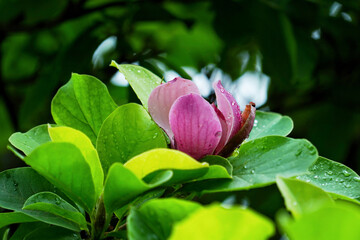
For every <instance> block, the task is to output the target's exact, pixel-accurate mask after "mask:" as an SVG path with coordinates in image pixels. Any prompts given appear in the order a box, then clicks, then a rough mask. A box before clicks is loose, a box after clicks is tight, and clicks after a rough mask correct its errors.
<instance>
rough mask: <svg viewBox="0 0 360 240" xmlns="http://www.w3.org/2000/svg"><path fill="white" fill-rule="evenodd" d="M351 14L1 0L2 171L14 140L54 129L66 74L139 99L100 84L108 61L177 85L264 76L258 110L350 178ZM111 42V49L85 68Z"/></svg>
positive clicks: (354, 7) (341, 4)
mask: <svg viewBox="0 0 360 240" xmlns="http://www.w3.org/2000/svg"><path fill="white" fill-rule="evenodd" d="M359 17H360V5H359V3H358V1H357V0H347V1H345V0H343V1H340V0H339V1H338V2H333V1H325V0H309V1H303V0H253V1H246V0H233V1H230V0H229V1H220V0H218V1H217V0H213V1H167V0H152V1H145V0H122V1H115V0H37V1H32V0H10V1H5V0H0V66H1V73H0V84H1V87H0V93H1V98H0V126H1V131H0V155H1V158H2V160H1V161H0V169H6V168H9V167H11V166H14V165H17V164H20V163H19V162H17V161H16V159H15V157H13V156H12V155H11V154H10V153H9V152H8V151H7V150H6V145H7V141H8V140H7V139H8V137H9V136H10V134H11V133H12V132H14V131H26V130H28V129H30V128H31V127H33V126H35V125H39V124H41V123H47V122H52V119H51V115H50V111H49V109H50V101H51V98H52V97H53V96H54V95H55V93H56V91H57V89H58V88H59V87H60V86H61V85H63V84H64V83H65V82H67V81H68V80H69V78H70V76H71V73H72V72H76V73H85V74H91V75H94V76H96V77H98V78H99V79H101V80H102V81H104V82H105V83H106V84H108V86H109V91H110V93H111V94H112V96H113V97H114V99H115V100H116V101H117V103H118V104H122V103H126V102H129V101H137V99H136V97H135V96H134V94H133V92H132V90H130V89H129V88H128V87H119V86H115V85H112V84H111V83H110V82H109V81H110V79H111V77H112V76H113V75H114V74H115V73H116V71H117V70H116V69H115V68H112V67H109V64H110V61H111V59H114V60H116V61H117V62H119V63H123V62H128V63H133V62H137V63H139V64H140V65H142V66H144V67H146V68H148V69H149V70H151V71H153V72H154V73H156V74H158V75H159V76H160V77H163V75H164V69H161V68H159V64H158V63H161V64H163V65H165V66H166V67H167V68H168V69H172V70H175V71H176V72H177V73H178V74H180V75H182V76H183V77H189V75H188V73H187V72H186V71H185V70H184V68H183V67H186V66H187V67H193V68H195V69H197V70H199V71H200V70H201V69H204V67H207V66H209V64H214V65H215V66H216V67H219V68H221V69H222V70H223V71H224V72H225V73H227V74H229V75H230V76H231V77H232V79H234V80H235V79H237V78H238V77H239V76H241V75H242V74H244V73H245V72H246V71H254V70H255V71H262V72H263V73H264V74H266V75H268V76H269V77H270V79H271V83H270V88H269V91H268V101H267V103H266V104H265V105H264V106H263V109H264V110H271V111H275V112H279V113H282V114H286V115H289V116H291V117H292V118H293V119H294V123H295V128H294V132H293V133H292V136H293V137H301V138H307V139H309V140H310V141H311V142H312V143H314V145H315V146H317V148H318V150H319V153H320V155H322V156H326V157H328V158H331V159H334V160H337V161H339V162H343V163H345V164H346V165H348V166H350V167H351V168H353V169H354V170H356V171H358V172H359V171H360V150H359V149H360V124H359V123H360V109H359V106H360V100H359V99H360V98H359V97H358V93H359V90H360V86H359V81H360V31H359V21H360V19H359ZM109 37H116V39H117V41H116V45H114V46H113V47H109V48H108V49H107V50H106V51H103V52H102V55H101V56H98V57H99V59H97V61H94V60H93V62H92V59H93V54H94V52H95V50H96V49H97V48H98V46H99V45H100V44H101V43H102V42H103V41H104V40H105V39H107V38H109ZM245 55H246V56H247V60H244V56H245ZM259 59H260V60H261V61H260V62H261V64H260V66H259ZM207 73H208V74H211V71H210V72H207Z"/></svg>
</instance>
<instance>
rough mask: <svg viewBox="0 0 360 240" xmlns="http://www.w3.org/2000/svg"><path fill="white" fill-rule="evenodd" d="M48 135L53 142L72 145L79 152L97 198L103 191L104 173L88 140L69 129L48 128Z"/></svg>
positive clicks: (82, 134) (76, 131)
mask: <svg viewBox="0 0 360 240" xmlns="http://www.w3.org/2000/svg"><path fill="white" fill-rule="evenodd" d="M49 134H50V137H51V139H52V141H53V142H68V143H72V144H74V145H75V146H76V147H77V148H78V149H79V150H80V151H81V153H82V155H83V156H84V159H85V160H86V162H87V163H88V164H89V166H90V169H91V174H92V179H93V182H94V186H95V191H96V198H98V197H99V196H100V194H101V192H102V190H103V183H104V173H103V169H102V167H101V163H100V160H99V156H98V154H97V152H96V149H95V148H94V146H93V145H92V144H91V141H90V139H89V138H88V137H87V136H86V135H85V134H84V133H82V132H80V131H78V130H76V129H73V128H69V127H55V128H49Z"/></svg>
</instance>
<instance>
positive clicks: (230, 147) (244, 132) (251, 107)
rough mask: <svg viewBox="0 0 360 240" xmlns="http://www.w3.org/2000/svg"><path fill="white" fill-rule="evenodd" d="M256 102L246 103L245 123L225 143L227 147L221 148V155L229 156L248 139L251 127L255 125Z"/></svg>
mask: <svg viewBox="0 0 360 240" xmlns="http://www.w3.org/2000/svg"><path fill="white" fill-rule="evenodd" d="M255 113H256V108H255V103H253V102H250V104H248V105H246V108H245V110H244V112H243V114H242V119H243V120H244V121H243V124H242V127H241V129H240V131H238V132H237V133H236V134H235V136H234V137H232V138H231V139H230V140H229V141H228V143H227V144H226V145H225V147H224V148H223V149H222V150H221V152H220V153H219V155H221V156H223V157H228V156H230V155H231V153H232V152H233V151H234V150H235V149H236V148H237V147H238V146H239V145H240V144H241V143H242V142H243V141H244V140H245V139H246V138H248V137H249V134H250V132H251V129H252V128H253V125H254V120H255Z"/></svg>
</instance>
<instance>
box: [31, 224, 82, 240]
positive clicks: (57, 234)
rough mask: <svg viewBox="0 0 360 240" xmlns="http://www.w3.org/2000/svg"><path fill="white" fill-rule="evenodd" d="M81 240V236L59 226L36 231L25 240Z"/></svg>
mask: <svg viewBox="0 0 360 240" xmlns="http://www.w3.org/2000/svg"><path fill="white" fill-rule="evenodd" d="M49 239H51V240H81V237H80V234H79V233H75V232H73V231H70V230H67V229H65V228H61V227H57V226H46V227H41V228H38V229H35V230H34V231H32V232H31V233H30V234H28V235H26V237H25V238H24V240H49Z"/></svg>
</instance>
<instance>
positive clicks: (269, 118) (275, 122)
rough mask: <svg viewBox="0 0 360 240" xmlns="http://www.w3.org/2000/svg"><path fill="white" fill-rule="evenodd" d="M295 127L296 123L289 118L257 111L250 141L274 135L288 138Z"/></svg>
mask: <svg viewBox="0 0 360 240" xmlns="http://www.w3.org/2000/svg"><path fill="white" fill-rule="evenodd" d="M293 127H294V123H293V121H292V120H291V118H289V117H288V116H282V115H280V114H278V113H273V112H261V111H256V117H255V122H254V126H253V129H252V130H251V132H250V135H249V138H248V141H249V140H253V139H256V138H261V137H265V136H272V135H279V136H287V135H288V134H289V133H290V132H291V130H292V129H293Z"/></svg>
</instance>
